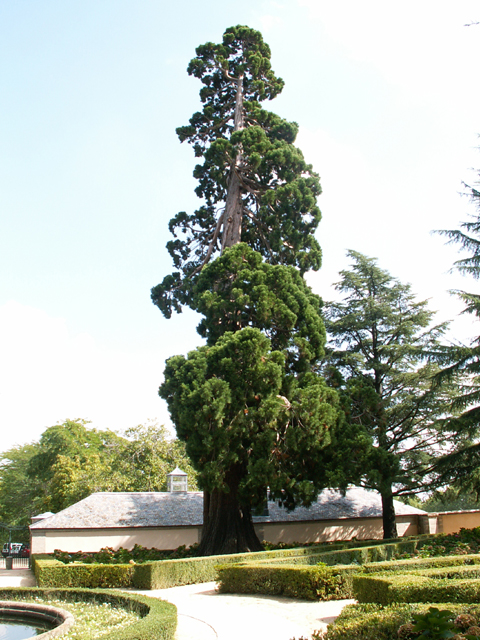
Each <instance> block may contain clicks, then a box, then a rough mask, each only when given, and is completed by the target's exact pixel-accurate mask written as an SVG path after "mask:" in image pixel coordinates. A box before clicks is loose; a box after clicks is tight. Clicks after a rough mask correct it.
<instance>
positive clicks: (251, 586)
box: [217, 563, 360, 600]
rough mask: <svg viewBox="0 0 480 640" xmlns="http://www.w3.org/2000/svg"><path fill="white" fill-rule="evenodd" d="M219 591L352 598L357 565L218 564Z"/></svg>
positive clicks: (315, 597)
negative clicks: (353, 576) (353, 577)
mask: <svg viewBox="0 0 480 640" xmlns="http://www.w3.org/2000/svg"><path fill="white" fill-rule="evenodd" d="M217 571H218V576H219V581H220V591H221V592H222V593H261V594H266V595H275V596H278V595H282V596H286V597H289V598H301V599H303V600H341V599H343V598H352V597H353V592H352V575H353V574H354V573H356V572H357V571H360V568H359V567H356V566H348V567H326V566H325V567H320V566H316V567H305V566H298V565H290V566H285V565H283V566H278V565H275V566H268V565H261V564H255V563H248V564H244V565H239V564H235V565H223V566H219V567H217Z"/></svg>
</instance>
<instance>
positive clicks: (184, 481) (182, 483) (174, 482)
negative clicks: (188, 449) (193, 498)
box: [167, 467, 188, 493]
mask: <svg viewBox="0 0 480 640" xmlns="http://www.w3.org/2000/svg"><path fill="white" fill-rule="evenodd" d="M167 486H168V492H169V493H186V492H187V491H188V476H187V474H186V473H185V471H182V470H181V469H179V468H178V467H175V469H174V470H173V471H172V472H171V473H169V474H167Z"/></svg>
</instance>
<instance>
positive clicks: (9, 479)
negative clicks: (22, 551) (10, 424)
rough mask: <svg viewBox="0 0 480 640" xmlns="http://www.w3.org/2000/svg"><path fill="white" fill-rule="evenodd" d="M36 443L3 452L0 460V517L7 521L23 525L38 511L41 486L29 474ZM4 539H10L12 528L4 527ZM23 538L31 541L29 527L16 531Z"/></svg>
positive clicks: (21, 539)
mask: <svg viewBox="0 0 480 640" xmlns="http://www.w3.org/2000/svg"><path fill="white" fill-rule="evenodd" d="M35 453H36V446H35V444H24V445H21V446H15V447H13V448H12V449H9V450H8V451H6V452H5V453H3V454H1V456H0V457H1V460H0V521H1V522H2V523H3V524H4V525H10V526H21V525H24V526H25V527H27V525H29V524H30V522H31V517H32V516H33V515H35V513H40V511H37V506H36V499H37V494H38V488H37V486H36V484H35V483H32V482H31V480H30V478H29V477H28V475H27V471H28V467H29V464H30V460H31V458H32V456H33V455H34V454H35ZM0 535H1V536H3V538H2V539H3V541H4V542H8V531H6V530H2V531H1V532H0ZM15 535H16V537H17V535H19V536H20V537H19V538H18V541H19V542H27V541H28V529H27V528H25V530H24V531H23V532H19V533H18V534H17V533H16V534H15Z"/></svg>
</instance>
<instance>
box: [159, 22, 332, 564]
mask: <svg viewBox="0 0 480 640" xmlns="http://www.w3.org/2000/svg"><path fill="white" fill-rule="evenodd" d="M196 53H197V56H196V57H195V58H194V59H193V60H192V61H191V62H190V65H189V67H188V72H189V73H190V74H191V75H194V76H195V77H197V78H199V79H200V80H201V82H202V83H203V85H204V86H203V88H202V90H201V92H200V97H201V100H202V103H203V105H204V106H203V110H202V111H201V112H198V113H195V114H194V115H193V116H192V118H191V120H190V124H189V125H188V126H186V127H181V128H179V129H177V133H178V135H179V137H180V140H181V141H184V140H187V141H188V142H190V143H191V144H192V145H193V147H194V151H195V155H196V156H197V157H199V158H202V159H203V164H199V165H197V166H196V168H195V171H194V176H195V177H196V178H197V179H198V181H199V184H198V187H197V189H196V193H197V195H198V196H199V198H201V200H202V205H201V206H200V207H199V209H197V211H195V212H194V213H193V214H187V213H185V212H181V213H179V214H178V215H177V216H176V217H175V218H173V220H171V221H170V230H171V231H172V233H173V234H174V236H175V239H174V240H172V241H170V242H169V243H168V244H167V247H168V250H169V252H170V254H171V256H172V258H173V261H174V265H175V268H176V269H177V271H175V272H174V273H172V274H171V275H169V276H167V277H166V278H165V279H164V280H163V282H162V283H161V284H160V285H158V286H157V287H155V288H154V289H152V299H153V301H154V303H155V304H156V305H157V306H158V307H159V308H160V309H161V311H162V312H163V314H164V315H165V316H166V317H170V316H171V313H172V311H173V310H176V311H181V308H182V306H183V305H189V306H190V307H191V308H193V309H195V310H197V311H199V312H200V313H202V314H203V315H204V319H203V320H202V321H201V323H200V325H199V327H198V331H199V333H200V334H201V335H202V336H204V337H205V338H206V339H207V345H206V346H205V347H201V348H199V349H196V350H195V351H192V352H191V353H189V354H188V356H187V357H184V356H175V357H173V358H170V359H169V360H168V361H167V366H166V369H165V382H164V383H163V384H162V386H161V387H160V395H161V396H162V397H163V398H164V399H165V400H166V401H167V403H168V406H169V411H170V414H171V416H172V419H173V422H174V424H175V427H176V429H177V433H178V435H179V437H180V439H182V440H183V441H185V443H186V449H187V453H188V455H189V456H190V458H191V459H192V461H193V463H194V466H195V467H196V469H197V471H198V473H199V484H200V485H201V487H202V488H203V489H204V525H203V531H202V541H201V545H200V552H201V553H204V554H210V553H232V552H235V551H245V550H256V549H259V548H260V547H261V545H260V542H259V540H258V538H257V536H256V534H255V531H254V527H253V521H252V509H254V508H255V507H257V506H260V505H262V504H263V502H264V501H265V498H266V495H267V488H268V490H269V492H270V496H271V497H274V498H275V499H277V500H278V501H280V502H281V503H282V504H284V505H285V506H286V507H287V508H294V506H295V504H297V503H299V502H300V503H302V504H309V503H310V502H311V501H312V500H313V499H314V498H315V496H316V494H317V492H318V490H319V489H320V488H322V487H324V486H326V485H327V484H329V482H328V479H327V475H328V474H327V473H326V468H327V467H326V466H325V465H322V454H323V451H324V450H325V448H326V447H327V445H328V444H329V443H330V442H331V440H332V433H333V432H334V431H335V427H336V425H337V422H338V420H339V412H338V409H337V396H336V393H335V392H334V391H333V390H332V389H329V388H328V387H327V386H326V385H325V383H324V381H323V380H322V379H321V378H319V377H318V376H316V375H314V373H313V371H314V369H315V367H316V365H317V364H318V362H319V360H320V358H321V357H322V356H323V347H324V343H325V331H324V326H323V322H322V319H321V316H320V307H321V303H320V300H319V298H318V297H317V296H315V295H314V294H312V292H311V291H310V289H309V288H308V287H307V285H306V284H305V282H304V280H303V277H302V276H303V273H304V272H305V271H306V270H307V269H318V268H319V266H320V258H321V254H320V248H319V246H318V243H317V241H316V240H315V238H314V236H313V233H314V231H315V229H316V227H317V225H318V222H319V220H320V212H319V210H318V207H317V203H316V197H317V195H319V193H320V184H319V179H318V176H317V175H316V174H315V173H314V172H313V171H312V169H311V167H310V166H309V165H307V164H306V163H305V160H304V158H303V155H302V153H301V151H300V150H299V149H297V148H296V147H294V145H293V142H294V140H295V136H296V133H297V125H296V124H295V123H289V122H287V121H285V120H283V119H281V118H280V117H279V116H277V115H275V114H273V113H270V112H267V111H265V110H264V109H263V108H262V107H261V105H260V103H261V102H262V101H264V100H266V99H272V98H274V97H275V96H276V95H277V94H278V93H279V92H280V91H281V89H282V87H283V81H282V80H280V79H279V78H277V77H276V76H275V75H274V73H273V72H272V70H271V68H270V49H269V47H268V45H266V44H265V43H264V42H263V39H262V36H261V34H260V33H258V32H257V31H254V30H253V29H249V28H248V27H242V26H237V27H232V28H230V29H227V31H226V32H225V34H224V36H223V42H222V44H212V43H207V44H205V45H203V46H201V47H198V49H197V50H196ZM333 437H334V436H333Z"/></svg>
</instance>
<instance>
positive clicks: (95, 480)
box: [0, 420, 197, 525]
mask: <svg viewBox="0 0 480 640" xmlns="http://www.w3.org/2000/svg"><path fill="white" fill-rule="evenodd" d="M86 424H87V423H86V422H85V421H83V420H67V421H66V422H65V423H63V424H61V425H55V426H53V427H49V428H48V429H46V430H45V431H44V433H43V434H42V436H41V438H40V441H39V442H36V443H32V444H29V445H24V446H22V447H14V448H13V449H10V450H9V451H6V452H5V453H4V454H3V455H2V461H1V464H0V521H2V522H5V523H7V524H13V525H16V524H24V525H27V524H29V523H30V520H31V518H32V516H34V515H37V514H39V513H42V512H44V511H53V512H58V511H60V510H62V509H65V508H66V507H68V506H70V505H71V504H74V503H75V502H78V501H79V500H82V499H83V498H85V497H87V496H88V495H90V494H91V493H94V492H98V491H165V490H166V488H167V474H168V473H169V472H170V471H172V470H173V469H174V467H176V466H180V467H181V468H182V469H183V470H184V471H185V472H186V473H187V474H188V477H189V484H190V487H191V488H192V489H196V487H197V485H196V474H195V472H194V470H193V469H192V467H191V463H190V461H189V459H188V457H187V455H186V453H185V445H184V444H183V443H182V442H180V441H179V440H177V439H171V438H169V437H168V434H167V432H166V430H165V428H164V427H162V426H159V425H156V424H148V425H138V426H137V427H134V428H132V429H129V430H127V432H126V433H125V434H124V436H122V435H119V434H116V433H114V432H112V431H99V430H95V429H88V428H87V426H86Z"/></svg>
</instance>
